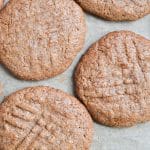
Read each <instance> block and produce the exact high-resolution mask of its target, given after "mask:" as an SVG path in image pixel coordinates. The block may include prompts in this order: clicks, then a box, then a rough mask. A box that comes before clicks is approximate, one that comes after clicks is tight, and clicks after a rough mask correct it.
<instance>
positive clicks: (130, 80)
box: [75, 31, 150, 127]
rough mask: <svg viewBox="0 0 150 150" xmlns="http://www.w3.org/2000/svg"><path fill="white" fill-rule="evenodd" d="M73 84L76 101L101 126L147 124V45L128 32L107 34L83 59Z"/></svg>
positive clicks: (149, 92)
mask: <svg viewBox="0 0 150 150" xmlns="http://www.w3.org/2000/svg"><path fill="white" fill-rule="evenodd" d="M75 83H76V92H77V94H78V96H79V98H80V99H81V100H82V101H83V102H84V104H85V105H86V107H87V108H88V110H89V112H90V113H91V115H92V116H93V118H94V119H95V120H96V121H98V122H100V123H102V124H105V125H108V126H120V127H122V126H131V125H134V124H136V123H140V122H145V121H148V120H150V41H149V40H147V39H145V38H144V37H142V36H140V35H137V34H135V33H133V32H130V31H118V32H112V33H109V34H108V35H106V36H105V37H103V38H102V39H101V40H99V41H98V42H96V43H95V44H93V46H92V47H91V48H90V49H89V51H88V52H87V54H85V56H83V58H82V59H81V61H80V63H79V65H78V66H77V69H76V73H75Z"/></svg>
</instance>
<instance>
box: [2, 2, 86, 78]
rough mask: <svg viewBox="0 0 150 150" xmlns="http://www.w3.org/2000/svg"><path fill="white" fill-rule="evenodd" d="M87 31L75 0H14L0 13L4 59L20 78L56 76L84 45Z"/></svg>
mask: <svg viewBox="0 0 150 150" xmlns="http://www.w3.org/2000/svg"><path fill="white" fill-rule="evenodd" d="M85 32H86V25H85V19H84V13H83V11H82V9H81V8H80V7H79V6H78V5H77V4H76V3H75V2H74V1H73V0H61V2H60V1H59V0H55V1H54V0H49V1H48V0H32V1H30V0H21V1H18V0H11V1H10V2H9V3H8V4H7V6H6V7H5V8H4V9H3V10H2V11H1V12H0V34H1V36H0V59H1V62H2V63H3V64H4V65H5V66H6V68H8V69H9V70H10V71H11V72H12V73H13V74H14V75H15V76H17V77H18V78H21V79H25V80H41V79H46V78H50V77H53V76H56V75H58V74H60V73H62V72H64V71H65V70H66V69H67V68H68V67H69V66H70V64H71V63H72V61H73V59H74V58H75V56H76V55H77V53H78V52H79V51H80V50H81V48H82V47H83V44H84V40H85Z"/></svg>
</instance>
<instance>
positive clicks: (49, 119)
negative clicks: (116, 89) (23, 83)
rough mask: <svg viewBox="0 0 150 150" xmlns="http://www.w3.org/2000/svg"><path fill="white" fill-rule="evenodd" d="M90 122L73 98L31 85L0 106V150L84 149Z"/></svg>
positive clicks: (81, 106) (90, 131)
mask: <svg viewBox="0 0 150 150" xmlns="http://www.w3.org/2000/svg"><path fill="white" fill-rule="evenodd" d="M92 134H93V123H92V119H91V117H90V115H89V114H88V112H87V110H86V109H85V107H84V106H83V105H82V104H81V103H80V102H79V101H78V100H77V99H76V98H74V97H72V96H69V95H68V94H66V93H64V92H62V91H60V90H56V89H53V88H50V87H42V86H41V87H31V88H25V89H23V90H20V91H17V92H15V93H13V94H11V95H10V96H9V97H7V98H6V99H5V100H4V102H3V103H2V104H1V106H0V149H1V150H12V149H17V150H31V149H32V150H33V149H37V150H62V149H63V150H87V149H89V147H90V144H91V140H92Z"/></svg>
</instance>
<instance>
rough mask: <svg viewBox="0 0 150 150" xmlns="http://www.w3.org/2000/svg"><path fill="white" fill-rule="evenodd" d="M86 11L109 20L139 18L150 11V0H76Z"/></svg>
mask: <svg viewBox="0 0 150 150" xmlns="http://www.w3.org/2000/svg"><path fill="white" fill-rule="evenodd" d="M76 1H77V2H78V3H79V4H80V5H81V6H82V7H83V8H84V9H85V10H86V11H88V12H90V13H92V14H95V15H97V16H100V17H102V18H105V19H107V20H114V21H125V20H128V21H130V20H137V19H139V18H142V17H144V16H145V15H147V14H149V13H150V1H149V0H142V1H141V0H113V1H112V0H107V1H106V0H76Z"/></svg>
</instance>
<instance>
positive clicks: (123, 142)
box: [0, 14, 150, 150]
mask: <svg viewBox="0 0 150 150" xmlns="http://www.w3.org/2000/svg"><path fill="white" fill-rule="evenodd" d="M85 17H86V21H87V27H88V32H87V38H86V42H85V45H84V48H83V49H82V50H81V52H80V53H79V54H78V55H77V57H76V58H75V60H74V61H73V63H72V65H71V66H70V67H69V69H68V70H67V71H65V72H64V73H63V74H61V75H58V76H57V77H55V78H52V79H48V80H44V81H38V82H37V81H36V82H30V81H22V80H18V79H16V78H15V77H13V76H12V75H11V74H10V73H9V72H8V71H7V70H6V69H5V68H4V67H3V66H2V65H0V82H1V83H2V84H3V94H2V95H1V96H0V102H2V100H3V98H4V97H5V96H8V95H9V94H10V93H12V92H15V91H16V90H19V89H22V88H24V87H28V86H37V85H48V86H51V87H54V88H57V89H61V90H63V91H65V92H67V93H70V94H71V95H74V92H73V80H72V76H73V72H74V69H75V66H76V64H77V63H78V61H79V59H80V58H81V56H82V55H83V54H84V53H85V52H86V50H87V49H88V47H89V46H90V45H91V44H92V43H93V42H95V41H97V40H98V39H99V38H101V37H102V36H103V35H105V34H106V33H108V32H110V31H115V30H131V31H134V32H136V33H139V34H141V35H143V36H145V37H147V38H149V39H150V15H149V16H146V17H144V18H142V19H140V20H138V21H134V22H111V21H105V20H102V19H100V18H97V17H94V16H92V15H89V14H85ZM94 128H95V134H94V138H93V143H92V146H91V150H150V122H148V123H143V124H138V125H136V126H134V127H131V128H121V129H118V128H110V127H106V126H103V125H100V124H96V123H94Z"/></svg>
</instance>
